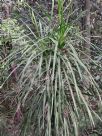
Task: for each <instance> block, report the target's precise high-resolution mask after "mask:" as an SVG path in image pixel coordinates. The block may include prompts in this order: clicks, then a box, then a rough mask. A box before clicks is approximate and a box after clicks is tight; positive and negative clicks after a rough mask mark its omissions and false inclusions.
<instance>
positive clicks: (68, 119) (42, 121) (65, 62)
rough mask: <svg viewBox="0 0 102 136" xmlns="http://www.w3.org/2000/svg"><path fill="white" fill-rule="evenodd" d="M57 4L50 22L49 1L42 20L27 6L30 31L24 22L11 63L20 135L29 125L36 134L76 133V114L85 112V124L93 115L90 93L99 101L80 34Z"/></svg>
mask: <svg viewBox="0 0 102 136" xmlns="http://www.w3.org/2000/svg"><path fill="white" fill-rule="evenodd" d="M63 4H64V2H63V0H58V14H56V20H57V22H56V25H54V24H53V21H52V20H54V19H55V17H53V11H54V1H52V10H51V18H49V19H50V21H49V22H48V20H49V19H48V20H47V23H46V19H45V20H43V19H42V17H38V16H37V19H36V13H35V11H34V9H32V8H31V7H29V9H30V11H31V12H30V13H31V14H30V15H31V20H32V24H33V27H34V31H32V28H30V27H29V25H27V24H26V27H27V29H29V31H30V34H28V35H25V36H22V37H21V39H23V38H24V39H26V40H27V42H25V43H26V44H25V46H23V47H22V48H20V50H17V51H16V54H19V61H17V67H16V68H15V70H17V69H18V70H19V69H21V71H20V74H19V81H18V83H19V88H20V91H19V103H20V105H21V106H22V107H23V108H24V111H23V112H24V120H23V123H22V131H21V135H22V136H28V134H30V131H32V134H33V135H36V136H41V135H42V136H57V135H58V136H68V135H70V134H73V135H76V136H78V135H79V133H78V126H79V122H80V116H84V115H85V116H88V118H89V120H90V124H91V125H94V119H93V115H95V116H97V117H98V118H99V116H98V115H97V113H96V112H95V111H94V110H93V109H92V107H91V106H90V104H89V101H88V97H90V96H92V97H94V98H95V97H97V98H98V99H99V100H100V101H101V97H100V95H99V88H98V86H97V84H96V82H95V81H94V78H93V77H92V75H91V73H90V71H89V64H86V63H85V62H84V61H83V59H82V58H81V55H85V53H84V51H83V50H82V48H83V47H82V46H83V45H82V40H83V39H84V38H82V36H81V33H80V31H79V29H78V28H77V27H76V26H74V25H72V24H69V23H68V21H66V18H65V17H64V7H63ZM27 6H28V5H27ZM67 7H68V6H66V8H67ZM29 35H30V36H29ZM14 54H15V52H14ZM14 54H13V53H12V57H13V56H14ZM86 57H87V58H88V59H90V60H91V61H92V62H94V61H93V60H92V59H91V58H90V56H87V55H86ZM8 58H9V57H8ZM9 59H10V58H9ZM83 73H86V75H87V76H85V75H84V74H83ZM84 81H88V85H87V84H86V85H85V84H84V83H83V82H84ZM89 85H90V87H89ZM89 88H91V89H89ZM99 119H100V118H99Z"/></svg>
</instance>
